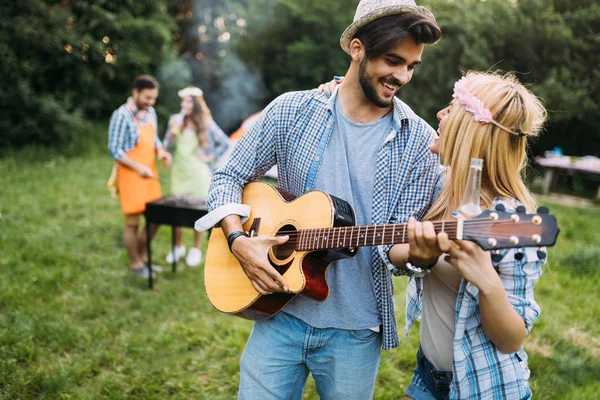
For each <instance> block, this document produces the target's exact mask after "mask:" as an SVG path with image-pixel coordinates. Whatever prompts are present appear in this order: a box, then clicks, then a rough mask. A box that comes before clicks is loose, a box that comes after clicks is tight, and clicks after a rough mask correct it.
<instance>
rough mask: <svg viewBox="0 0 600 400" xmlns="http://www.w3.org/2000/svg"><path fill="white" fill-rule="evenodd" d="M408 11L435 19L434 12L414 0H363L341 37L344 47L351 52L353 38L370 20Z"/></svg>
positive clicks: (347, 51) (341, 43)
mask: <svg viewBox="0 0 600 400" xmlns="http://www.w3.org/2000/svg"><path fill="white" fill-rule="evenodd" d="M406 12H414V13H417V14H421V15H423V16H425V17H427V18H431V19H432V20H434V21H435V16H434V15H433V13H432V12H431V11H429V10H428V9H426V8H425V7H421V6H418V5H417V4H416V3H415V1H414V0H361V1H360V3H359V4H358V7H356V14H354V21H353V22H352V24H351V25H350V26H349V27H348V28H346V30H345V31H344V33H342V37H341V38H340V45H341V46H342V49H344V51H345V52H346V53H348V54H350V42H351V41H352V38H353V37H354V35H355V34H356V32H357V31H358V30H359V29H360V28H362V27H363V26H365V25H367V24H368V23H369V22H373V21H375V20H376V19H379V18H383V17H387V16H389V15H394V14H404V13H406Z"/></svg>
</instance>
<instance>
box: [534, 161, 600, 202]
mask: <svg viewBox="0 0 600 400" xmlns="http://www.w3.org/2000/svg"><path fill="white" fill-rule="evenodd" d="M535 162H536V163H537V164H539V165H541V166H542V167H544V168H545V169H546V173H545V175H544V181H543V187H542V190H543V192H544V194H548V193H549V192H550V188H551V187H552V184H553V183H554V182H555V181H556V177H557V175H558V173H559V172H561V171H564V172H566V173H568V174H569V175H575V174H576V173H578V174H583V175H586V176H589V177H591V178H592V179H600V160H597V159H592V158H585V157H582V158H577V157H567V156H560V157H536V158H535ZM596 198H598V199H600V186H599V187H598V191H597V192H596Z"/></svg>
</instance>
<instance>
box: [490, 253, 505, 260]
mask: <svg viewBox="0 0 600 400" xmlns="http://www.w3.org/2000/svg"><path fill="white" fill-rule="evenodd" d="M503 258H504V256H503V255H502V254H500V252H499V251H495V252H493V253H492V261H493V262H495V263H499V262H500V261H502V259H503Z"/></svg>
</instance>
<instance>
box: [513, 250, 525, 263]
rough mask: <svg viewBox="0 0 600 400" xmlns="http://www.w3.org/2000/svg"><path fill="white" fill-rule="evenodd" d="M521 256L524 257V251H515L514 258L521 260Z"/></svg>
mask: <svg viewBox="0 0 600 400" xmlns="http://www.w3.org/2000/svg"><path fill="white" fill-rule="evenodd" d="M523 257H525V254H524V253H521V252H516V253H515V260H517V261H521V260H522V259H523Z"/></svg>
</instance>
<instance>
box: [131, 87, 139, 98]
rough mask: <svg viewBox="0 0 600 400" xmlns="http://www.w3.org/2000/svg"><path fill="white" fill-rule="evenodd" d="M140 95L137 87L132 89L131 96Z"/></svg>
mask: <svg viewBox="0 0 600 400" xmlns="http://www.w3.org/2000/svg"><path fill="white" fill-rule="evenodd" d="M137 95H138V90H137V89H131V97H136V96H137Z"/></svg>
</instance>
